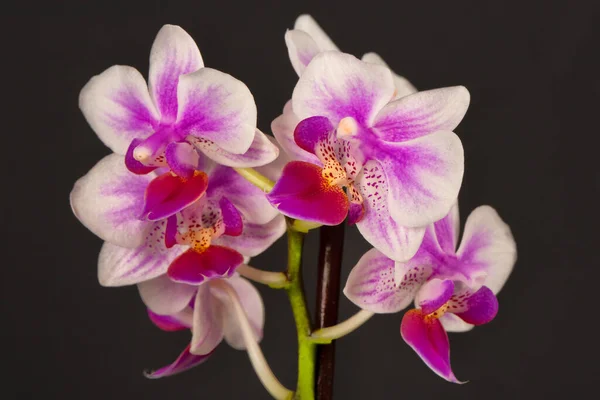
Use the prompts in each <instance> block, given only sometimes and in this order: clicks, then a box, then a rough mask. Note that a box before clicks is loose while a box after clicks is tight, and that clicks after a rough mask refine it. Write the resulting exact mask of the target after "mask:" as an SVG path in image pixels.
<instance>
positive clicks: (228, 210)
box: [219, 197, 244, 236]
mask: <svg viewBox="0 0 600 400" xmlns="http://www.w3.org/2000/svg"><path fill="white" fill-rule="evenodd" d="M219 208H220V209H221V215H222V217H223V225H225V231H224V232H223V234H224V235H229V236H240V235H241V234H242V231H243V230H244V223H243V222H242V214H240V212H239V211H238V209H237V208H235V206H234V205H233V203H232V202H231V201H229V199H227V197H221V200H219Z"/></svg>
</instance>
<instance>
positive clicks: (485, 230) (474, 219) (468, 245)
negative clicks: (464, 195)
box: [457, 206, 517, 293]
mask: <svg viewBox="0 0 600 400" xmlns="http://www.w3.org/2000/svg"><path fill="white" fill-rule="evenodd" d="M457 255H458V257H459V259H460V261H461V262H462V263H463V264H464V265H466V266H468V268H469V269H470V270H479V271H484V272H485V274H486V275H487V276H486V278H485V286H487V287H489V288H490V289H491V290H492V292H493V293H498V292H499V291H500V289H502V286H503V285H504V283H505V282H506V280H507V279H508V276H509V275H510V273H511V271H512V269H513V267H514V265H515V262H516V259H517V246H516V243H515V240H514V238H513V236H512V233H511V231H510V227H509V226H508V225H507V224H506V223H505V222H504V221H502V219H501V218H500V216H499V215H498V213H497V212H496V210H494V209H493V208H492V207H490V206H481V207H477V208H476V209H475V210H473V212H471V215H469V217H468V218H467V222H466V224H465V232H464V234H463V238H462V241H461V244H460V247H459V249H458V251H457Z"/></svg>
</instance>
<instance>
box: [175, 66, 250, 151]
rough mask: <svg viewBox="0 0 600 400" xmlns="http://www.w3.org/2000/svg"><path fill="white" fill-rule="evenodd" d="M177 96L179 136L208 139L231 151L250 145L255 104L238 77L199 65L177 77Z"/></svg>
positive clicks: (245, 149)
mask: <svg viewBox="0 0 600 400" xmlns="http://www.w3.org/2000/svg"><path fill="white" fill-rule="evenodd" d="M177 100H178V104H179V109H178V113H177V123H176V126H175V130H176V132H178V134H179V135H181V136H182V137H189V135H192V136H194V137H196V138H202V139H208V140H210V141H211V142H213V143H214V144H216V145H217V146H219V147H220V148H221V149H223V150H224V151H226V152H229V153H233V154H243V153H245V152H246V151H248V149H249V148H250V146H251V145H252V141H253V140H254V136H255V135H254V132H255V130H256V105H255V104H254V97H252V94H251V93H250V90H248V87H247V86H246V85H244V83H242V82H241V81H239V80H237V79H235V78H234V77H232V76H231V75H227V74H225V73H223V72H219V71H217V70H214V69H211V68H202V69H201V70H199V71H197V72H194V73H191V74H188V75H184V76H182V77H181V78H179V85H178V87H177ZM188 140H189V139H188Z"/></svg>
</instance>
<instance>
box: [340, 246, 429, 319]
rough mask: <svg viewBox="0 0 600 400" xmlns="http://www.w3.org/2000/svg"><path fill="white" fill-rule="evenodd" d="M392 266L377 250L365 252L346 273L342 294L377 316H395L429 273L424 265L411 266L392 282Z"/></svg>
mask: <svg viewBox="0 0 600 400" xmlns="http://www.w3.org/2000/svg"><path fill="white" fill-rule="evenodd" d="M395 268H396V265H395V263H394V261H393V260H391V259H389V258H387V257H386V256H385V255H383V254H382V253H381V252H379V251H378V250H377V249H371V250H369V251H368V252H366V253H365V255H363V256H362V257H361V259H360V260H359V261H358V263H357V264H356V266H355V267H354V268H353V269H352V271H351V272H350V275H349V276H348V280H347V281H346V286H345V287H344V294H345V295H346V297H347V298H348V299H349V300H350V301H351V302H353V303H354V304H356V305H357V306H358V307H360V308H362V309H363V310H368V311H372V312H374V313H378V314H386V313H396V312H398V311H401V310H403V309H404V308H406V307H407V306H408V305H409V304H410V303H411V302H412V301H413V299H414V295H415V294H416V292H417V291H418V290H419V288H420V287H421V284H422V283H423V282H425V281H426V280H427V278H428V276H429V275H430V274H431V269H430V268H429V266H427V265H420V264H418V263H415V264H414V265H410V266H409V267H408V268H407V272H406V274H404V275H403V276H401V277H400V278H401V279H399V280H396V279H395V275H396V273H395Z"/></svg>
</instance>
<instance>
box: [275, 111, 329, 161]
mask: <svg viewBox="0 0 600 400" xmlns="http://www.w3.org/2000/svg"><path fill="white" fill-rule="evenodd" d="M299 122H300V119H299V118H298V117H297V116H296V114H294V111H293V110H292V101H291V100H290V101H288V102H287V103H286V104H285V107H284V109H283V114H281V115H280V116H279V117H277V118H275V119H274V120H273V122H272V123H271V131H273V136H275V138H276V139H277V142H279V145H280V146H281V148H282V149H283V151H285V152H286V153H287V154H288V155H289V156H290V158H291V159H292V160H297V161H305V162H308V163H311V164H315V165H321V161H320V160H319V159H318V158H317V156H315V155H314V154H312V153H309V152H308V151H306V150H303V149H301V148H300V146H298V145H297V144H296V141H295V140H294V130H295V129H296V125H298V123H299Z"/></svg>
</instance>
